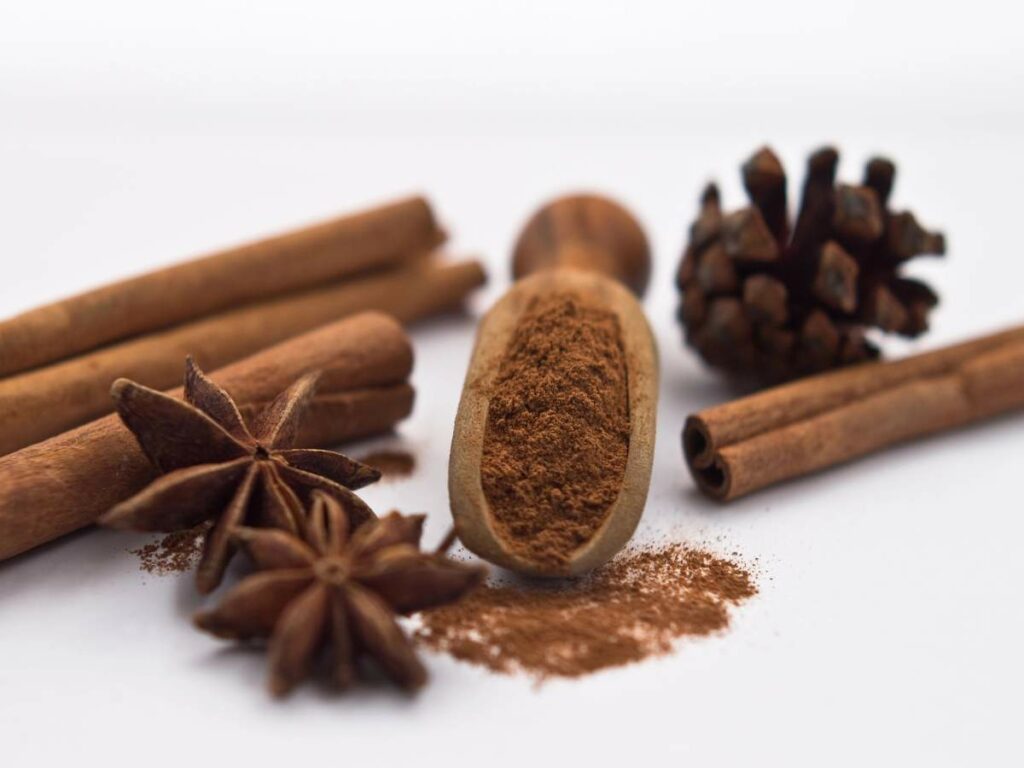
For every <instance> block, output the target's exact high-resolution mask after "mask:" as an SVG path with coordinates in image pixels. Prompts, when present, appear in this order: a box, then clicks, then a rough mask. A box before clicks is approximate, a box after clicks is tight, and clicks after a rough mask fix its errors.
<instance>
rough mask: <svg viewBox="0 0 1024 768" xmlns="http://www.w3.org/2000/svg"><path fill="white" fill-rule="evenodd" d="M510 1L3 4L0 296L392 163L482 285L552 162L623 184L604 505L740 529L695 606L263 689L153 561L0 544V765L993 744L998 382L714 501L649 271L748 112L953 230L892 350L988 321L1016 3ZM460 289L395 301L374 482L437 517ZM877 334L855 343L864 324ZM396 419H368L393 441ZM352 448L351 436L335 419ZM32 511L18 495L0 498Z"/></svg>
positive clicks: (1005, 735)
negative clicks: (391, 679) (921, 331)
mask: <svg viewBox="0 0 1024 768" xmlns="http://www.w3.org/2000/svg"><path fill="white" fill-rule="evenodd" d="M686 5H689V4H683V3H679V4H671V5H670V4H667V3H665V4H656V3H644V2H632V3H629V4H621V5H620V4H610V3H606V4H595V3H584V2H575V3H567V2H554V3H550V2H549V3H544V4H536V6H535V7H534V5H533V4H530V5H527V4H525V3H510V4H508V5H507V6H503V7H499V6H498V5H497V4H494V3H478V2H469V1H468V0H466V1H465V2H453V1H451V0H432V2H429V3H422V2H421V3H412V2H409V3H397V2H375V3H361V4H358V5H352V4H345V3H326V2H324V3H317V4H305V5H301V6H299V5H298V4H288V5H285V4H281V6H280V7H277V8H274V7H273V6H272V5H270V4H268V3H252V2H246V3H242V2H235V3H214V4H211V3H199V2H177V3H173V4H164V5H163V6H159V7H157V6H154V5H153V4H145V3H128V2H124V3H112V2H98V3H96V2H94V3H71V2H65V3H32V4H29V3H23V4H20V5H19V6H17V7H15V6H14V5H13V4H11V3H5V4H4V5H3V6H2V7H0V168H2V169H3V170H2V171H0V211H3V214H2V220H3V226H2V228H0V253H2V254H3V255H2V257H0V258H2V259H3V261H2V264H3V273H2V274H3V278H2V280H0V314H3V315H7V314H10V313H13V312H15V311H18V310H20V309H23V308H27V307H30V306H32V305H35V304H37V303H39V302H41V301H44V300H50V299H54V298H57V297H59V296H62V295H65V294H67V293H70V292H75V291H78V290H81V289H83V288H85V287H88V286H90V285H95V284H99V283H102V282H105V281H107V280H110V279H113V278H116V277H119V276H122V275H124V274H127V273H131V272H137V271H140V270H144V269H148V268H151V267H153V266H156V265H158V264H163V263H168V262H171V261H173V260H176V259H178V258H180V257H182V256H184V255H188V254H193V253H198V252H202V251H204V250H207V249H209V248H211V247H214V246H218V245H222V244H226V243H230V242H235V241H239V240H243V239H247V238H248V237H250V236H252V235H255V234H259V233H264V232H272V231H275V230H278V229H280V228H282V227H287V226H291V225H294V224H296V223H299V222H302V221H306V220H310V219H314V218H316V217H318V216H321V215H327V214H331V213H334V212H337V211H343V210H346V209H351V208H354V207H358V206H362V205H365V204H368V203H371V202H374V201H377V200H381V199H386V198H388V197H390V196H392V195H395V194H399V193H404V192H407V191H412V190H424V191H426V192H428V193H429V194H430V196H431V198H432V199H433V200H434V202H435V204H436V206H437V208H438V210H439V211H440V212H441V213H442V215H443V216H444V218H445V220H446V223H447V224H448V225H449V226H450V228H451V230H452V232H453V234H454V241H453V242H454V246H455V249H456V250H458V251H479V252H481V253H483V254H484V255H485V256H486V258H487V260H488V263H489V264H490V265H491V267H492V277H493V280H492V284H491V287H490V289H489V290H488V292H487V294H486V295H485V296H484V297H482V298H481V301H480V302H479V307H480V308H482V307H484V306H486V305H487V304H488V303H489V302H490V301H491V300H493V298H494V297H495V296H496V295H498V293H499V292H500V291H501V290H502V289H503V288H504V287H505V285H506V284H507V277H506V263H507V253H508V249H509V246H510V244H511V241H512V238H513V237H514V235H515V233H516V231H517V230H518V228H519V226H520V224H521V223H522V221H523V219H524V218H525V217H526V216H527V215H528V213H529V212H530V211H531V210H532V209H533V208H534V207H535V206H536V205H538V204H539V203H540V202H541V201H542V200H543V199H545V198H547V197H549V196H551V195H553V194H555V193H558V192H561V191H565V190H568V189H572V188H579V187H592V188H596V189H600V190H607V191H610V192H612V193H614V194H615V195H616V196H618V197H619V198H621V199H622V200H623V201H624V202H626V203H627V204H628V205H629V206H631V207H632V208H633V209H634V210H635V211H636V212H637V213H638V214H639V216H640V217H641V218H642V220H643V221H644V222H645V224H646V225H647V227H648V231H649V233H650V236H651V238H652V241H653V244H654V246H655V250H656V257H657V264H656V276H655V281H654V284H653V289H652V291H651V292H650V295H649V297H648V300H647V309H648V312H649V316H650V318H651V320H652V322H653V324H654V326H655V328H656V331H657V334H658V337H659V342H660V347H661V354H662V360H663V386H662V393H661V397H662V401H661V408H660V423H659V434H658V447H657V456H656V465H655V470H654V478H653V485H652V488H651V493H650V501H649V504H648V508H647V512H646V516H645V518H644V520H643V523H642V526H641V530H640V533H639V534H638V536H640V537H649V536H652V535H656V534H661V533H667V534H668V535H670V536H672V537H674V538H678V539H679V540H687V541H709V542H711V544H712V545H713V546H715V547H717V548H719V549H721V550H722V551H732V550H735V551H738V552H739V553H741V555H742V556H743V557H745V558H747V559H754V558H757V559H758V560H759V563H760V570H761V572H762V574H763V575H762V579H761V595H760V596H759V597H757V598H756V599H754V600H753V601H751V602H750V603H749V604H747V605H745V606H743V607H741V608H740V609H739V610H737V611H736V612H735V614H734V622H733V628H732V630H731V631H730V632H729V633H728V634H727V635H725V636H723V637H718V638H712V639H709V640H702V641H699V642H685V643H683V644H682V646H681V647H680V649H679V652H678V653H677V654H676V655H674V656H672V657H670V658H667V659H664V660H659V661H652V662H650V663H645V664H641V665H636V666H632V667H629V668H625V669H619V670H614V671H611V672H607V673H605V674H599V675H595V676H593V677H591V678H588V679H585V680H579V681H572V682H553V683H550V684H548V685H546V686H544V687H543V688H541V689H540V690H535V689H534V688H533V687H532V685H531V683H530V682H529V681H528V680H525V679H510V678H503V677H496V676H492V675H489V674H488V673H486V672H484V671H482V670H479V669H476V668H473V667H469V666H464V665H460V664H457V663H455V662H452V661H450V660H449V659H447V658H445V657H436V656H431V657H429V658H428V659H427V661H428V664H429V666H430V670H431V673H432V677H433V682H432V684H431V685H430V686H429V687H428V688H427V689H426V690H425V691H424V692H423V694H422V695H421V696H419V697H418V698H417V699H415V700H414V701H408V700H406V699H404V698H403V697H402V696H401V695H398V694H395V693H393V692H391V691H389V690H387V689H386V688H382V687H377V688H363V689H360V690H358V691H357V692H355V693H353V694H352V695H348V696H345V697H341V698H334V697H330V696H327V695H324V694H323V693H322V692H320V691H319V690H318V689H317V688H316V687H314V686H307V687H304V688H303V689H301V691H300V692H299V693H298V694H297V695H296V696H294V697H293V698H292V699H291V700H289V701H288V702H287V703H284V704H278V703H274V702H271V701H269V700H268V698H267V697H266V696H265V695H264V691H263V662H264V659H263V657H262V656H261V655H259V654H251V653H241V652H237V651H232V650H229V647H228V646H226V645H224V644H221V643H218V642H217V641H215V640H212V639H210V638H208V637H206V636H204V635H202V634H200V633H198V632H196V631H195V630H193V629H192V628H191V626H190V624H189V622H188V621H187V620H186V618H187V616H188V615H189V614H190V613H191V612H192V611H193V610H194V609H195V607H196V605H197V602H196V600H195V598H194V596H193V594H192V592H191V591H190V585H189V582H188V579H187V578H186V577H181V578H158V577H152V576H145V575H143V574H141V573H140V572H139V570H138V563H137V560H136V558H135V557H134V556H133V555H130V554H128V553H127V551H126V550H127V549H129V548H131V547H134V546H138V545H139V544H140V543H141V542H142V541H144V540H145V539H143V538H142V537H138V538H136V537H132V536H129V535H122V534H114V533H107V532H89V533H87V534H85V535H80V536H76V537H72V538H68V539H66V540H64V541H61V542H59V543H57V544H55V545H53V546H51V547H48V548H46V549H45V550H42V551H38V552H35V553H32V554H31V555H29V556H27V557H23V558H20V559H18V560H16V561H14V562H9V563H6V564H3V565H0V658H2V659H3V662H2V664H0V738H2V741H3V750H2V752H3V756H4V764H5V765H12V766H21V765H29V764H61V763H67V762H72V761H73V762H74V763H75V764H80V763H82V761H84V762H85V764H103V765H110V766H113V765H127V764H132V765H177V766H184V765H188V764H189V761H191V760H199V761H201V762H200V763H198V764H218V763H216V762H213V761H215V760H216V761H221V762H222V763H223V764H227V763H228V761H231V762H243V760H244V762H245V764H247V765H275V766H280V765H299V764H300V763H301V762H303V761H305V762H309V761H319V762H326V763H327V764H334V763H337V764H339V765H357V764H362V765H378V764H398V763H399V762H400V761H401V762H404V763H405V764H407V765H427V764H441V765H448V764H451V765H455V764H478V765H518V764H523V762H524V761H529V762H530V763H535V764H544V763H546V762H548V760H547V758H549V757H550V758H551V762H554V760H555V759H558V760H560V761H567V760H574V761H576V760H579V761H580V762H581V763H582V764H584V765H585V764H587V763H592V764H602V765H604V764H609V765H611V764H619V765H624V764H630V765H646V764H651V765H656V764H657V765H660V764H667V763H669V761H670V760H671V761H672V763H673V764H681V761H682V760H686V759H688V760H689V764H694V765H720V764H721V765H725V764H733V765H751V764H755V763H757V764H773V765H774V764H786V765H820V764H830V765H838V764H849V765H862V764H865V763H867V762H868V761H871V762H872V763H881V764H894V763H896V762H897V760H905V759H908V758H909V759H911V760H912V761H913V764H930V765H938V764H978V765H999V764H1003V765H1010V764H1017V765H1019V764H1020V760H1021V753H1022V750H1021V746H1020V737H1019V717H1020V708H1021V703H1020V695H1021V694H1020V691H1021V689H1022V688H1024V670H1022V663H1021V657H1020V637H1021V631H1022V629H1024V626H1022V621H1021V618H1020V615H1019V586H1020V584H1021V583H1022V580H1024V565H1022V559H1021V558H1020V556H1019V547H1020V544H1019V542H1020V539H1021V536H1022V534H1024V523H1022V519H1024V518H1022V516H1021V511H1022V510H1021V501H1020V493H1019V489H1018V484H1019V477H1018V476H1019V473H1020V467H1021V450H1022V444H1024V443H1022V434H1024V432H1022V430H1024V420H1022V418H1021V417H1017V418H1009V419H1005V420H1002V421H1000V422H998V423H994V424H990V425H986V426H982V427H977V428H974V429H970V430H967V431H965V432H962V433H959V434H956V435H946V436H942V437H938V438H935V439H932V440H928V441H926V442H922V443H919V444H915V445H912V446H908V447H904V448H900V449H898V450H894V451H889V452H887V453H885V454H883V455H879V456H876V457H872V458H870V459H867V460H864V461H861V462H858V463H857V464H855V465H852V466H848V467H844V468H840V469H835V470H833V471H830V472H828V473H826V474H823V475H820V476H817V477H813V478H809V479H806V480H803V481H800V482H795V483H791V484H789V485H786V486H785V487H782V488H777V489H774V490H770V491H767V492H764V493H760V494H758V495H756V496H754V497H752V498H749V499H745V500H743V501H740V502H737V503H735V504H733V505H730V506H729V507H727V508H720V507H717V506H714V505H712V504H709V503H707V502H705V501H704V500H702V499H701V498H700V497H698V496H697V495H696V493H695V492H694V490H693V488H692V486H691V483H690V481H689V479H688V477H687V476H686V474H685V472H684V469H683V464H682V460H681V456H680V449H679V445H678V434H679V429H680V426H681V424H682V420H683V417H684V415H685V414H686V413H688V412H691V411H693V410H695V409H698V408H700V407H702V406H705V405H708V404H710V403H713V402H716V401H718V400H721V399H724V398H725V397H726V396H727V392H726V390H725V389H723V388H722V386H721V384H720V382H718V381H717V380H716V379H715V378H714V377H713V376H711V375H709V374H707V373H705V372H704V371H702V370H701V367H700V365H699V364H698V363H697V361H696V360H695V359H694V357H693V356H692V355H690V354H689V353H686V352H684V351H682V350H681V348H680V343H679V337H678V333H677V330H676V328H675V326H674V323H673V319H672V313H673V308H674V305H675V295H674V288H673V286H672V274H673V270H674V269H675V265H676V259H677V256H678V252H679V250H680V247H681V245H682V241H683V233H684V231H685V227H686V226H687V225H688V223H689V221H690V219H691V218H692V216H693V213H694V210H695V201H696V197H697V194H698V192H699V190H700V187H701V184H702V183H703V182H704V180H705V179H706V178H708V177H709V176H715V177H718V178H719V179H720V180H721V181H722V182H723V183H724V187H725V193H726V200H727V204H728V205H730V206H732V205H737V204H738V203H739V200H740V198H739V191H740V190H739V184H738V180H737V167H738V164H739V162H740V161H741V160H742V159H743V158H744V157H745V156H746V155H747V154H748V153H749V152H750V151H752V150H753V149H754V148H756V147H757V146H758V145H759V144H760V143H762V142H764V141H770V142H771V143H772V144H773V145H774V146H775V147H776V149H778V150H779V151H780V153H781V154H782V156H783V158H784V159H785V160H786V162H787V165H788V167H789V168H790V170H791V179H792V181H791V185H794V186H791V188H795V185H796V184H799V178H800V175H801V174H800V170H801V166H802V161H803V157H804V156H805V154H806V152H808V151H809V150H810V149H812V148H814V147H815V146H816V145H817V144H819V143H821V142H823V141H835V142H837V143H838V144H839V145H840V146H841V147H842V149H843V151H844V159H843V165H842V175H843V176H844V177H846V178H857V177H858V176H859V174H860V167H859V166H860V163H861V162H862V161H863V160H864V159H865V158H866V157H867V156H868V154H869V153H870V152H873V151H884V152H887V153H890V154H891V155H892V156H893V157H894V158H895V159H896V160H897V161H898V164H899V168H900V176H899V179H898V184H897V191H896V195H895V202H896V204H897V205H904V204H906V205H908V206H910V207H912V208H913V209H914V210H915V211H916V212H917V213H918V214H919V216H920V217H921V219H922V220H923V221H924V222H926V223H928V224H935V225H939V224H941V225H942V226H943V228H944V229H945V230H946V232H947V234H948V236H949V243H950V251H951V253H950V256H949V258H948V259H946V260H945V261H944V262H940V261H937V260H936V261H928V260H927V259H925V260H922V261H921V263H920V264H917V265H915V266H914V269H913V271H914V273H915V274H918V275H922V276H924V277H925V278H926V279H928V280H930V281H932V282H933V284H935V285H936V286H937V287H938V288H939V290H940V292H941V293H942V295H943V304H942V305H941V307H940V308H939V310H938V312H937V313H936V315H935V322H934V330H933V332H932V333H931V334H930V335H929V336H928V337H927V340H926V341H924V342H923V343H922V345H919V347H918V348H920V347H922V346H935V345H938V344H940V343H943V342H947V341H951V340H953V339H957V338H962V337H965V336H967V335H969V334H972V333H976V332H981V331H984V330H989V329H994V328H995V327H998V326H1001V325H1007V324H1010V323H1014V322H1020V321H1021V319H1022V317H1024V307H1022V301H1021V285H1022V281H1024V266H1022V264H1024V261H1022V259H1021V253H1020V250H1021V249H1020V244H1019V240H1020V235H1019V232H1020V217H1021V213H1020V202H1019V200H1020V191H1019V187H1020V179H1021V178H1024V155H1022V153H1021V151H1020V143H1019V141H1020V136H1021V129H1022V128H1024V108H1022V107H1021V104H1020V91H1019V88H1020V82H1021V77H1022V75H1024V55H1022V54H1021V51H1020V47H1019V44H1018V39H1017V35H1018V32H1017V29H1018V28H1019V22H1020V19H1019V18H1017V17H1016V15H1015V14H1014V15H1010V14H1007V13H1006V12H1005V10H1002V8H1003V6H997V5H996V4H995V3H985V2H974V3H971V4H969V5H968V6H964V5H962V4H957V5H956V6H950V7H949V8H943V7H937V6H936V5H934V4H931V5H930V6H929V8H928V9H927V11H925V10H918V9H914V8H903V7H902V6H900V5H899V4H897V3H892V2H885V3H882V2H872V3H843V4H827V3H820V2H813V3H812V2H806V3H791V2H776V3H758V4H750V5H744V4H739V3H735V2H716V3H702V4H699V5H697V4H694V5H695V6H696V7H693V8H687V7H685V6H686ZM472 335H473V323H472V321H469V320H463V321H459V320H454V321H445V322H437V323H433V324H429V325H427V326H424V327H421V328H419V329H417V330H416V331H415V333H414V336H415V341H416V347H417V354H418V361H417V368H416V373H415V383H416V386H417V390H418V407H417V409H416V413H415V415H414V417H413V418H412V419H410V420H409V421H408V422H407V423H406V424H405V425H403V427H402V429H401V435H400V440H398V441H397V442H399V443H401V444H402V445H406V446H409V447H410V448H411V449H412V450H413V451H414V452H415V453H416V454H417V456H418V458H419V462H420V468H419V470H418V471H417V472H416V474H415V476H414V477H412V478H411V479H409V480H406V481H401V482H395V483H391V484H384V485H380V486H379V487H376V488H372V489H368V490H367V491H366V493H365V496H366V498H367V499H368V500H369V501H370V503H371V504H373V505H375V506H376V507H377V508H378V509H387V508H389V507H398V508H400V509H402V510H404V511H409V512H411V511H416V510H425V511H428V512H429V513H430V521H429V525H428V535H427V539H428V541H434V540H436V539H437V538H439V537H440V536H441V535H442V533H443V531H444V530H445V528H446V525H447V520H446V517H447V494H446V488H445V480H444V476H445V468H446V460H447V449H448V442H449V440H450V435H451V426H452V419H453V415H454V410H455V405H456V400H457V396H458V390H459V386H460V384H461V376H462V373H463V371H464V366H465V363H466V361H467V358H468V354H469V349H470V344H471V340H472ZM905 348H907V345H901V344H895V345H890V347H889V349H890V350H894V351H896V352H899V351H902V350H903V349H905ZM392 442H395V441H392ZM360 450H361V449H356V448H353V449H352V450H351V452H352V453H355V454H357V455H358V454H359V453H360ZM25 513H26V514H31V513H32V510H25Z"/></svg>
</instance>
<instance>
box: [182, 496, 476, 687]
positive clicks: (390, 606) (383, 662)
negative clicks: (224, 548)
mask: <svg viewBox="0 0 1024 768" xmlns="http://www.w3.org/2000/svg"><path fill="white" fill-rule="evenodd" d="M423 520H424V518H423V516H422V515H412V516H408V517H404V516H402V515H400V514H398V513H397V512H392V513H391V514H389V515H387V516H386V517H383V518H381V519H379V520H372V521H370V522H368V523H366V524H365V525H362V526H361V527H359V528H358V529H356V530H355V531H354V532H353V531H352V530H351V526H350V523H349V518H348V515H347V514H346V512H345V510H344V509H343V508H342V506H341V505H340V504H339V503H338V501H337V500H336V499H335V498H334V497H332V496H329V495H327V494H325V493H322V492H320V491H315V492H314V493H313V504H312V508H311V510H310V514H309V525H308V526H307V530H306V534H305V537H304V538H305V541H303V540H302V539H299V538H298V537H296V536H294V535H292V534H290V533H287V532H285V531H281V530H272V529H256V528H246V527H241V528H237V529H236V531H235V536H236V537H237V539H238V540H239V541H240V542H241V543H242V545H243V546H244V547H245V549H246V550H247V551H248V553H249V554H250V555H251V557H252V559H253V561H254V562H255V564H256V567H257V568H258V569H259V570H258V571H257V572H256V573H255V574H253V575H251V576H249V577H247V578H246V579H244V580H243V581H242V582H240V583H239V584H238V585H237V586H236V587H234V588H233V589H232V590H231V591H230V592H229V593H228V594H227V595H225V596H224V599H223V600H222V601H221V603H220V605H219V606H218V607H217V608H215V609H213V610H211V611H206V612H201V613H199V614H197V615H196V617H195V622H196V625H197V626H199V627H200V628H201V629H204V630H206V631H208V632H211V633H213V634H214V635H217V636H218V637H223V638H229V639H237V640H246V639H250V638H257V637H268V636H269V638H270V641H269V646H268V650H269V657H270V659H269V664H270V690H271V693H273V694H274V695H275V696H283V695H284V694H286V693H288V692H289V691H291V690H292V688H294V687H295V685H296V684H298V683H299V682H300V681H301V680H302V679H303V678H304V677H306V676H307V675H308V674H309V671H310V669H311V668H312V665H313V661H314V659H315V657H316V656H317V654H318V652H319V651H320V650H322V649H324V648H325V647H327V646H330V648H331V649H332V653H331V661H330V669H331V674H332V678H333V682H334V683H335V684H336V685H338V686H340V687H345V686H347V685H349V684H350V683H351V682H352V679H353V677H354V669H355V666H354V662H355V657H356V656H357V655H358V654H361V653H362V654H366V655H368V656H370V657H372V658H373V659H374V661H376V663H377V664H378V665H379V666H380V667H381V669H383V671H384V672H385V673H386V674H387V675H388V676H389V677H390V678H391V679H392V680H394V682H395V683H397V684H398V685H400V686H401V687H403V688H405V689H407V690H416V689H417V688H419V687H421V686H422V685H423V684H424V683H425V682H426V679H427V674H426V670H425V669H424V668H423V665H422V664H421V663H420V661H419V659H417V658H416V654H415V652H414V651H413V648H412V645H411V643H410V641H409V639H408V637H406V635H405V633H404V632H403V631H402V629H401V628H400V627H399V626H398V624H397V623H396V621H395V614H396V613H398V614H410V613H414V612H416V611H420V610H423V609H425V608H432V607H435V606H438V605H443V604H445V603H450V602H452V601H454V600H456V599H458V598H459V597H461V596H462V595H463V594H464V593H466V592H467V591H468V590H470V589H472V588H473V587H475V586H476V585H477V584H479V583H480V582H481V581H482V579H483V577H484V570H483V569H482V568H479V567H473V566H467V565H462V564H459V563H455V562H453V561H451V560H448V559H447V558H445V557H442V556H440V555H437V554H427V553H424V552H421V551H420V548H419V542H420V535H421V533H422V530H423Z"/></svg>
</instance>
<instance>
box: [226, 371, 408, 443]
mask: <svg viewBox="0 0 1024 768" xmlns="http://www.w3.org/2000/svg"><path fill="white" fill-rule="evenodd" d="M414 401H415V390H414V389H413V388H412V386H411V385H409V384H395V385H394V386H390V387H374V388H371V389H357V390H354V391H351V392H337V393H333V394H330V393H328V394H321V395H317V396H316V397H315V398H313V402H312V403H311V404H310V406H309V410H308V411H307V412H306V418H305V419H304V420H303V422H302V426H301V427H300V428H299V437H298V442H297V444H298V445H301V446H302V447H304V448H331V447H333V446H336V445H338V443H341V442H343V441H346V440H358V439H359V438H362V437H369V436H371V435H378V434H380V433H382V432H387V431H388V430H390V429H391V428H392V427H394V425H395V424H397V423H398V422H400V421H402V419H404V418H406V417H407V416H408V415H409V414H410V413H412V406H413V402H414ZM267 405H269V403H257V404H254V405H243V406H241V408H240V410H241V411H242V416H243V417H245V419H246V420H249V419H252V418H253V417H254V416H255V415H256V414H257V413H259V412H260V411H261V410H262V409H263V408H264V407H266V406H267Z"/></svg>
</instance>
